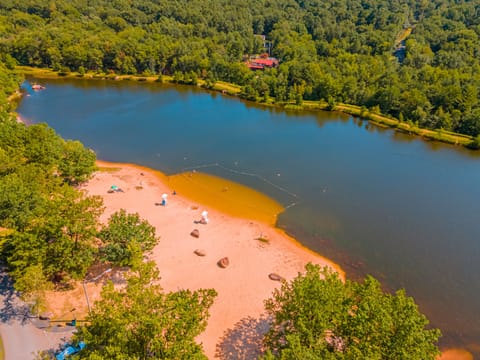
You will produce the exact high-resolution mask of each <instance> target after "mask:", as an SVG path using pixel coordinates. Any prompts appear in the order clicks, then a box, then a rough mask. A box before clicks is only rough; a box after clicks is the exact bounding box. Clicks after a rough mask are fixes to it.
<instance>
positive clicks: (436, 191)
mask: <svg viewBox="0 0 480 360" xmlns="http://www.w3.org/2000/svg"><path fill="white" fill-rule="evenodd" d="M45 84H46V86H47V90H45V91H40V92H31V96H29V97H26V98H25V99H24V100H23V101H22V103H21V104H20V106H19V108H18V112H19V113H20V114H21V116H22V117H24V118H25V119H26V120H27V121H31V122H39V121H46V122H47V123H48V124H49V125H50V126H52V127H53V128H54V129H55V130H56V131H57V132H58V133H60V134H61V135H62V136H63V137H65V138H68V139H79V140H81V141H82V142H83V143H84V144H85V145H86V146H88V147H91V148H93V149H94V150H95V151H96V152H97V155H98V158H100V159H102V160H107V161H118V162H131V163H137V164H141V165H145V166H149V167H152V168H155V169H159V170H161V171H163V172H166V173H168V174H171V173H177V172H181V171H184V170H185V169H191V168H199V169H200V170H202V171H205V172H208V173H211V174H214V175H219V176H222V177H225V178H229V179H232V180H235V181H237V182H241V183H243V184H245V185H248V186H251V187H254V188H256V189H258V190H260V191H262V192H264V193H266V194H268V195H270V196H272V197H274V198H275V199H277V200H279V201H280V202H282V203H283V204H284V205H285V206H289V208H288V210H287V211H286V212H285V213H283V214H282V215H281V216H280V218H279V224H278V225H279V226H280V227H282V228H284V229H286V230H287V231H288V232H289V233H291V234H292V235H293V236H295V237H297V238H298V239H299V240H300V241H301V242H302V243H304V244H305V245H307V246H308V247H310V248H312V249H314V250H316V251H318V252H319V253H321V254H323V255H325V256H327V257H329V258H331V259H332V260H334V261H336V262H338V263H339V264H340V265H341V266H342V267H344V269H346V271H347V274H348V275H349V276H350V277H353V278H359V277H361V276H363V275H365V274H367V273H370V274H373V275H374V276H375V277H377V278H378V279H380V280H381V281H382V283H383V284H384V285H385V287H386V288H387V289H390V290H396V289H398V288H401V287H403V288H406V290H407V293H408V294H409V295H412V296H414V297H415V300H416V302H417V303H418V304H419V305H420V309H421V311H422V312H424V313H425V314H426V315H427V316H428V317H429V319H430V320H431V322H432V323H433V325H435V326H437V327H440V328H441V330H442V332H443V333H444V338H443V339H442V345H444V346H447V345H448V346H451V345H455V346H464V347H467V348H469V349H472V348H473V346H474V345H473V344H474V343H477V344H478V342H479V339H480V315H479V314H478V304H480V281H478V277H477V275H478V271H479V270H480V269H479V268H480V226H479V215H480V201H479V199H480V186H479V184H480V159H479V153H475V152H470V151H467V150H463V149H458V148H453V147H449V146H445V145H440V144H435V143H428V142H425V141H422V140H420V139H416V138H412V137H409V136H406V135H401V134H398V133H395V132H393V131H391V130H385V129H378V128H375V127H372V126H371V125H369V124H368V123H367V122H363V121H360V120H358V119H353V118H351V117H348V116H345V115H341V114H335V113H324V112H318V113H287V112H283V111H278V110H274V109H269V108H262V107H259V106H255V105H252V104H248V103H244V102H241V101H240V100H238V99H234V98H229V97H224V96H221V95H219V94H214V93H207V92H204V91H200V90H197V89H193V88H191V87H181V86H177V87H173V86H169V85H160V84H152V83H136V82H122V83H120V82H114V81H103V80H98V81H85V80H65V79H64V80H48V81H45ZM248 174H250V175H248ZM252 175H254V176H252ZM477 351H478V350H477Z"/></svg>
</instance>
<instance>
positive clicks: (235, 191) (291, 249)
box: [48, 161, 468, 360]
mask: <svg viewBox="0 0 480 360" xmlns="http://www.w3.org/2000/svg"><path fill="white" fill-rule="evenodd" d="M98 166H99V167H100V170H99V171H97V172H96V173H95V174H94V176H93V177H92V179H91V180H90V181H89V182H88V183H86V184H84V185H83V186H82V188H83V189H84V190H85V191H86V192H87V193H88V194H89V195H99V196H101V197H102V198H103V200H104V205H105V211H104V214H103V215H102V217H101V221H103V222H106V221H107V220H108V218H109V217H110V215H111V214H112V213H114V212H115V211H117V210H119V209H122V208H123V209H126V210H127V212H129V213H138V214H139V215H140V217H141V218H143V219H145V220H147V221H148V222H149V223H150V224H152V225H153V226H155V228H156V230H157V235H158V236H159V237H160V242H159V244H158V245H157V246H156V247H155V248H154V250H153V251H152V253H151V254H149V256H148V257H149V259H151V260H153V261H155V262H156V264H157V266H158V268H159V271H160V275H161V285H162V287H163V289H164V291H167V292H169V291H176V290H179V289H191V290H196V289H200V288H214V289H215V290H216V291H217V293H218V296H217V297H216V299H215V302H214V304H213V305H212V307H211V309H210V318H209V320H208V326H207V329H206V330H205V331H204V332H203V333H202V334H201V335H200V336H199V337H198V339H197V340H198V342H199V343H201V344H202V345H203V348H204V350H205V353H206V355H207V356H208V358H209V359H214V358H220V359H245V360H247V359H254V358H256V357H257V356H258V355H259V354H260V353H261V339H262V335H263V334H264V333H265V332H266V330H267V328H268V325H267V320H266V318H265V314H264V300H265V299H267V298H269V297H270V296H271V294H272V292H273V290H274V289H275V288H278V287H280V283H279V282H278V281H273V280H271V279H270V278H269V274H271V273H276V274H278V275H280V276H281V277H283V278H285V279H286V280H290V279H292V278H294V277H295V276H297V275H298V273H299V272H303V271H304V267H305V265H306V264H307V263H308V262H312V263H315V264H319V265H321V266H328V267H330V268H331V269H332V270H334V271H337V272H338V273H339V274H340V276H341V277H342V278H344V273H343V271H342V270H341V269H340V267H339V266H337V265H336V264H334V263H333V262H331V261H329V260H328V259H326V258H324V257H322V256H320V255H319V254H317V253H314V252H313V251H310V250H309V249H307V248H305V247H303V246H302V245H301V244H299V243H298V242H297V241H295V239H293V238H291V237H289V236H288V235H287V234H285V233H284V232H282V231H281V230H279V229H276V228H275V227H274V226H273V225H274V223H275V219H276V215H277V214H278V212H279V211H281V210H282V209H281V206H280V205H279V204H277V203H275V202H274V201H272V200H271V199H268V198H266V197H264V196H263V195H261V194H259V193H256V192H254V191H251V190H248V189H246V188H244V187H242V186H239V185H238V184H232V183H228V182H226V181H225V180H219V179H218V178H215V179H214V178H211V177H209V176H206V175H204V174H198V173H187V174H183V175H181V176H180V177H179V175H176V176H174V177H167V176H165V175H163V174H161V173H159V172H157V171H153V170H150V169H147V168H143V167H139V166H135V165H130V164H113V163H106V162H100V161H99V162H98ZM112 185H116V186H118V187H119V188H121V189H122V190H123V192H115V193H109V192H108V190H109V189H110V187H111V186H112ZM208 185H211V186H208ZM174 190H175V193H176V194H173V192H174ZM163 194H167V195H168V198H167V204H166V206H161V205H160V203H161V201H162V195H163ZM184 194H188V197H187V196H184ZM239 207H242V209H240V210H239ZM219 209H221V211H220V210H219ZM205 210H206V211H208V218H209V222H208V224H206V225H205V224H200V223H198V221H199V220H200V219H201V214H202V212H203V211H205ZM248 214H250V215H251V216H248ZM258 219H261V221H259V220H258ZM194 229H197V230H198V231H199V234H200V236H199V237H198V238H196V237H193V236H191V235H190V233H191V232H192V230H194ZM259 238H262V239H264V241H261V240H259ZM197 249H201V250H202V251H204V252H205V256H198V255H196V254H195V253H194V251H195V250H197ZM223 257H228V258H229V266H228V267H227V268H220V267H219V266H218V265H217V262H218V260H219V259H221V258H223ZM100 280H101V279H100ZM100 289H101V285H100V284H93V283H88V284H87V285H86V293H87V294H88V298H89V300H90V303H91V305H93V303H94V301H95V300H96V299H98V298H99V293H100ZM64 295H65V296H58V293H50V294H49V296H48V301H49V303H50V311H52V312H53V314H54V317H57V318H58V317H61V318H69V317H71V318H74V317H76V318H82V317H83V316H84V315H85V314H86V313H87V303H86V297H85V295H86V294H85V291H84V290H83V286H81V284H79V286H78V287H77V288H76V289H75V290H72V291H70V292H65V293H64ZM72 310H73V311H72ZM444 355H445V357H443V358H442V359H450V358H451V357H449V356H452V355H453V356H454V357H455V356H459V355H460V354H459V353H458V352H453V353H449V352H447V353H445V354H444ZM462 355H465V354H462ZM458 358H465V359H468V357H458Z"/></svg>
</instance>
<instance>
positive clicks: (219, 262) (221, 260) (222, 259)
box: [217, 257, 230, 269]
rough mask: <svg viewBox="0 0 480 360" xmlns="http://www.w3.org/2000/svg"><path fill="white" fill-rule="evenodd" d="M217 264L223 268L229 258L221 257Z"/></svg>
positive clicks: (227, 263) (228, 261) (228, 263)
mask: <svg viewBox="0 0 480 360" xmlns="http://www.w3.org/2000/svg"><path fill="white" fill-rule="evenodd" d="M217 265H218V266H220V267H221V268H222V269H225V268H226V267H227V266H228V265H230V260H228V257H224V258H221V259H220V260H218V262H217Z"/></svg>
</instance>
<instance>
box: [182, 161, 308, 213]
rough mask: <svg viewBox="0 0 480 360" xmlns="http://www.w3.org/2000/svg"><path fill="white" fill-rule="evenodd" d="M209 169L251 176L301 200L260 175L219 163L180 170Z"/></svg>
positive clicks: (289, 205)
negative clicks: (216, 168) (214, 168)
mask: <svg viewBox="0 0 480 360" xmlns="http://www.w3.org/2000/svg"><path fill="white" fill-rule="evenodd" d="M209 167H218V168H220V169H223V170H225V171H229V172H231V173H234V174H238V175H243V176H250V177H254V178H257V179H259V180H261V181H263V182H264V183H266V184H268V185H270V186H272V187H274V188H275V189H277V190H279V191H281V192H283V193H285V194H287V195H290V196H291V197H293V198H295V199H299V197H298V195H297V194H295V193H293V192H291V191H289V190H287V189H285V188H284V187H282V186H280V185H277V184H275V183H274V182H272V181H270V180H268V179H267V178H265V177H263V176H261V175H259V174H255V173H249V172H246V171H240V170H235V169H231V168H228V167H226V166H223V165H220V164H219V163H210V164H202V165H196V166H189V167H185V168H183V169H180V172H185V171H191V170H199V169H205V168H209ZM298 204H299V203H298V202H296V201H294V202H292V203H290V204H288V205H287V206H285V210H287V209H289V208H291V207H293V206H295V205H298Z"/></svg>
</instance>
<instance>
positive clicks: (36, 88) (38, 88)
mask: <svg viewBox="0 0 480 360" xmlns="http://www.w3.org/2000/svg"><path fill="white" fill-rule="evenodd" d="M32 89H33V90H45V89H46V87H45V86H43V85H40V84H33V85H32Z"/></svg>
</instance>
